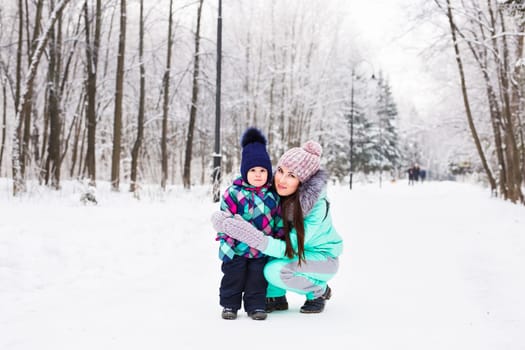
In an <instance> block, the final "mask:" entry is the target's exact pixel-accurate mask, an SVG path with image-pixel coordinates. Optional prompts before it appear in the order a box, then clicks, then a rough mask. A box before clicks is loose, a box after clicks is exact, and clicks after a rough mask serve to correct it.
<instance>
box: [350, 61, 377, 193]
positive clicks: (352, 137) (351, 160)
mask: <svg viewBox="0 0 525 350" xmlns="http://www.w3.org/2000/svg"><path fill="white" fill-rule="evenodd" d="M360 63H368V64H369V65H370V66H371V67H372V75H371V77H370V79H372V80H374V79H375V75H374V67H373V66H372V64H371V63H370V62H368V61H366V60H362V61H361V62H360ZM351 79H352V80H351V86H350V174H349V181H348V182H349V185H350V189H352V183H353V177H354V117H355V112H356V111H355V98H354V96H355V92H354V91H355V90H354V82H355V79H356V75H355V65H353V66H352V76H351Z"/></svg>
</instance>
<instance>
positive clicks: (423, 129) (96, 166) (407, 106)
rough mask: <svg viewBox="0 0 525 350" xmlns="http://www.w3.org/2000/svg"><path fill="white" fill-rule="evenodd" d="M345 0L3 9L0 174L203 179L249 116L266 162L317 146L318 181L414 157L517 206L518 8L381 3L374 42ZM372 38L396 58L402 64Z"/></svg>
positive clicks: (229, 151)
mask: <svg viewBox="0 0 525 350" xmlns="http://www.w3.org/2000/svg"><path fill="white" fill-rule="evenodd" d="M359 3H360V2H358V1H339V0H330V1H318V0H301V1H299V0H294V1H286V2H285V1H277V0H263V1H242V0H225V1H204V0H197V1H195V0H193V1H175V2H174V1H172V0H161V1H155V2H146V3H144V2H143V1H142V0H108V1H101V0H57V1H43V0H18V1H12V2H3V3H2V6H1V7H0V48H1V51H0V89H1V93H0V102H1V104H0V108H1V110H0V113H1V114H0V115H1V118H0V125H2V129H1V135H0V142H1V143H0V177H8V178H11V179H12V182H13V193H14V194H15V195H16V194H20V193H24V192H25V191H26V183H27V181H28V180H30V181H37V182H38V183H40V184H43V185H48V186H51V187H53V188H56V189H59V188H60V187H61V181H63V180H64V179H78V180H79V181H83V182H86V183H89V184H90V185H92V186H96V183H97V181H100V180H105V181H106V180H107V181H110V182H111V185H112V188H113V189H114V190H120V189H121V188H122V187H123V186H124V185H125V186H126V189H129V190H130V191H137V190H138V189H139V188H140V187H141V184H146V183H148V184H151V183H153V184H155V183H158V184H159V185H160V186H161V187H162V188H163V189H165V188H166V186H167V185H169V184H183V185H184V187H185V188H190V187H191V186H193V185H195V184H206V183H209V182H210V181H211V180H210V179H211V177H212V174H213V173H214V166H213V158H214V157H218V156H220V157H221V173H222V174H223V176H229V175H231V174H233V173H235V172H237V169H238V164H239V157H240V152H239V151H240V145H239V138H240V135H241V133H242V131H243V130H244V129H245V128H246V127H247V126H251V125H255V126H258V127H260V128H261V129H263V131H264V132H265V133H266V134H267V135H268V143H269V151H270V154H271V156H272V159H274V160H275V159H277V158H278V156H279V155H280V154H281V153H282V152H283V151H284V150H286V149H287V148H289V147H292V146H297V145H299V144H301V143H302V142H304V141H306V140H307V139H311V138H313V139H316V140H318V141H320V142H321V144H322V145H323V147H324V153H325V157H324V158H325V160H326V164H325V166H326V167H327V168H328V170H329V171H330V173H331V174H332V176H333V179H334V181H338V182H347V183H348V182H350V184H351V181H352V176H354V174H355V179H356V180H357V181H363V182H365V181H366V182H370V181H377V180H379V183H380V184H381V181H386V180H388V181H394V180H397V179H399V178H403V177H405V175H406V170H407V168H408V167H410V166H412V165H414V164H419V165H420V166H421V167H423V168H424V169H426V170H427V171H428V173H429V175H430V176H431V178H433V179H443V178H447V179H451V178H456V177H458V176H473V177H475V178H477V179H478V180H479V181H483V182H485V183H486V184H487V187H489V188H490V189H491V190H492V192H493V193H494V194H497V195H499V196H502V197H503V198H505V199H509V200H511V201H512V202H521V203H523V202H524V197H523V181H524V179H525V141H524V139H525V137H524V133H525V127H524V119H525V117H524V110H525V103H524V102H523V101H524V100H523V92H524V87H525V84H524V81H525V78H524V72H523V62H524V61H523V36H524V30H523V29H524V18H525V9H524V8H525V5H524V4H523V1H520V0H517V1H495V0H471V1H453V0H434V1H419V0H410V1H409V0H405V1H399V2H389V4H391V3H397V5H398V6H397V7H396V11H395V12H392V15H393V16H395V17H396V20H395V24H396V25H397V26H398V27H397V29H396V30H395V31H392V32H391V33H390V35H387V36H382V37H379V38H375V39H376V41H375V42H373V43H370V42H366V40H368V39H370V36H367V35H364V34H363V33H365V32H367V31H368V32H369V33H380V32H381V31H380V30H378V29H381V28H382V27H384V28H386V30H389V29H390V27H389V24H388V23H386V21H384V20H383V19H384V18H382V17H381V13H382V12H381V5H380V4H379V3H377V2H376V3H372V4H368V5H362V4H359ZM383 5H384V4H383ZM360 6H361V7H360ZM388 6H390V8H392V5H388ZM388 6H387V7H388ZM219 8H220V9H221V16H220V19H221V21H218V18H219V16H218V13H219V11H218V10H219ZM383 13H384V12H383ZM376 15H377V16H376ZM374 18H375V19H376V21H372V19H374ZM363 19H365V20H369V23H368V26H366V25H365V26H362V24H363ZM219 24H220V26H219ZM360 24H361V26H360ZM219 27H220V28H221V31H222V35H221V36H220V37H221V47H220V48H221V50H220V52H221V55H220V57H221V77H220V80H219V79H218V77H217V72H218V69H217V68H218V60H217V58H218V57H219V55H217V51H218V50H217V49H218V42H219V41H218V38H219V36H218V28H219ZM383 33H384V31H383ZM378 40H379V41H378ZM381 41H382V42H381ZM374 46H375V48H376V49H377V47H378V46H384V47H392V46H395V47H396V48H397V52H403V53H404V55H405V56H404V57H405V60H404V61H405V64H404V65H402V66H401V67H403V70H404V71H401V72H400V71H399V67H400V66H398V69H397V71H396V68H395V67H394V66H393V65H392V64H391V63H392V62H394V64H395V62H396V57H395V56H394V55H392V56H390V55H389V54H387V55H382V56H381V57H378V54H380V52H379V51H377V50H375V51H374ZM406 57H410V59H406ZM407 62H408V63H409V64H412V66H407V65H406V63H407ZM217 91H220V109H219V111H220V115H221V121H220V126H221V127H220V146H221V147H220V152H218V153H217V152H215V150H214V145H215V142H216V139H217V135H216V133H215V129H214V127H215V125H216V120H217V119H216V112H217V110H216V101H217V99H218V95H217Z"/></svg>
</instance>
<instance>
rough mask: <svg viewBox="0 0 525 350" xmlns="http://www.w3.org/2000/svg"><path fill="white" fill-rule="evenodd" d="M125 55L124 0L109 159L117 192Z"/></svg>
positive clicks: (123, 1)
mask: <svg viewBox="0 0 525 350" xmlns="http://www.w3.org/2000/svg"><path fill="white" fill-rule="evenodd" d="M125 53H126V0H120V34H119V41H118V57H117V79H116V86H115V114H114V119H113V156H112V158H111V189H112V190H113V191H118V190H119V184H120V152H121V137H122V98H123V96H124V91H123V90H124V58H125Z"/></svg>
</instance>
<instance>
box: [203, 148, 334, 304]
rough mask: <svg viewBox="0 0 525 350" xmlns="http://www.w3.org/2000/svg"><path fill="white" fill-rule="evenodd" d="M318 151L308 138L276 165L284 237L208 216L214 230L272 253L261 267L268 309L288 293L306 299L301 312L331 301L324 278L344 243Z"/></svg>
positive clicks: (223, 217) (227, 218)
mask: <svg viewBox="0 0 525 350" xmlns="http://www.w3.org/2000/svg"><path fill="white" fill-rule="evenodd" d="M321 153H322V148H321V145H319V144H318V143H317V142H314V141H308V142H306V143H305V144H304V145H303V146H302V147H300V148H299V147H295V148H292V149H290V150H288V151H287V152H286V153H284V154H283V155H282V157H281V158H280V159H279V162H278V163H277V171H276V173H275V176H274V186H275V190H276V191H277V193H278V194H279V195H280V196H281V200H282V203H281V206H282V217H283V220H284V222H285V224H284V230H285V240H284V241H282V240H279V239H275V238H272V237H269V236H266V235H264V234H263V233H262V232H260V231H258V230H257V229H255V228H254V227H253V226H252V225H250V224H249V223H248V222H246V221H244V220H242V218H240V217H237V216H235V217H231V216H229V215H226V214H225V213H224V212H216V213H215V214H213V217H212V222H213V225H214V228H215V229H216V230H217V231H220V232H224V233H226V234H227V235H228V236H230V237H232V238H235V239H237V240H239V241H241V242H244V243H246V244H248V245H249V246H251V247H253V248H256V249H258V250H260V251H261V252H263V253H264V254H266V255H268V256H270V257H271V258H270V261H269V262H268V263H267V264H266V266H265V268H264V276H265V277H266V279H267V280H268V283H269V285H268V291H267V294H266V296H267V298H266V311H267V312H272V311H275V310H287V309H288V302H287V300H286V292H287V291H293V292H295V293H298V294H301V295H304V296H305V297H306V302H305V303H304V305H303V306H302V307H301V312H302V313H319V312H322V311H323V310H324V307H325V302H326V300H328V299H330V296H331V289H330V287H329V286H328V285H327V281H328V280H330V279H331V278H332V277H333V276H334V275H335V273H336V272H337V270H338V267H339V260H338V257H339V255H340V254H341V252H342V250H343V241H342V239H341V237H340V236H339V234H338V233H337V232H336V230H335V229H334V227H333V225H332V219H331V217H330V210H329V209H330V205H329V202H328V200H327V199H326V184H327V180H328V175H327V173H326V171H324V170H323V169H321V168H320V157H321Z"/></svg>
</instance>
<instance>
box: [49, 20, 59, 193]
mask: <svg viewBox="0 0 525 350" xmlns="http://www.w3.org/2000/svg"><path fill="white" fill-rule="evenodd" d="M58 17H59V18H58V20H57V21H58V23H60V21H61V19H60V17H61V14H59V15H58ZM58 28H59V30H58V31H55V28H54V27H52V28H51V31H50V33H49V65H48V82H47V87H48V96H47V100H48V102H47V104H48V108H47V112H48V115H49V121H50V124H49V126H50V127H49V147H48V149H47V162H46V183H47V179H48V178H51V186H52V187H54V188H55V189H57V190H58V189H60V167H61V162H60V159H61V151H60V146H61V141H60V135H61V131H62V120H61V111H60V106H59V101H60V97H59V93H60V91H59V90H60V89H59V79H60V60H61V57H60V42H59V40H60V39H59V36H58V35H57V32H60V25H59V26H58Z"/></svg>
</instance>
